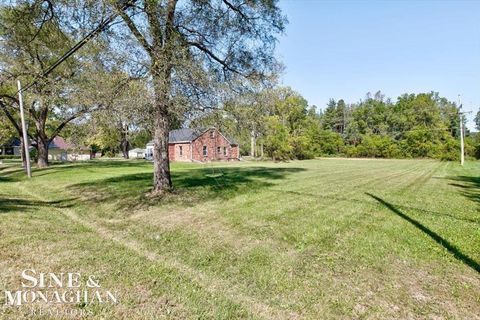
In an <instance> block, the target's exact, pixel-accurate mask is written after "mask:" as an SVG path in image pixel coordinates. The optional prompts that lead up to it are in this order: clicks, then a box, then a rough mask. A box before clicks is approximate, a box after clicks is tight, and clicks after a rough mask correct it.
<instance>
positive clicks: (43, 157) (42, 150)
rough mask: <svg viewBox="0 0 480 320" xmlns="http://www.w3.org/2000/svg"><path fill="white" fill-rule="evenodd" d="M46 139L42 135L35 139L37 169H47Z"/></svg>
mask: <svg viewBox="0 0 480 320" xmlns="http://www.w3.org/2000/svg"><path fill="white" fill-rule="evenodd" d="M48 142H49V141H48V139H47V137H45V136H44V135H43V134H39V135H38V137H37V153H38V154H37V167H38V168H46V167H48Z"/></svg>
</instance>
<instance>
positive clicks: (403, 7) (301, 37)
mask: <svg viewBox="0 0 480 320" xmlns="http://www.w3.org/2000/svg"><path fill="white" fill-rule="evenodd" d="M280 6H281V8H282V9H283V12H284V13H285V14H286V15H287V17H288V20H289V24H288V25H287V28H286V32H285V33H286V34H285V35H284V36H282V37H281V38H280V39H279V40H280V42H279V44H278V48H277V55H278V56H279V58H280V59H281V60H282V61H283V63H284V64H285V66H286V70H285V74H284V75H283V77H282V84H283V85H288V86H291V87H292V88H293V89H295V90H297V91H298V92H300V93H301V94H302V95H303V96H304V97H305V98H306V99H307V100H308V102H309V103H310V104H314V105H316V106H317V107H319V108H325V104H326V103H327V102H328V100H329V99H330V98H334V99H340V98H343V99H345V100H346V101H347V102H349V103H351V102H357V101H359V100H360V99H363V98H364V97H365V94H366V93H367V92H372V93H375V92H376V91H378V90H381V91H382V92H383V93H384V94H385V95H386V96H387V97H391V98H392V99H394V100H395V99H396V98H397V97H398V96H399V95H400V94H402V93H405V92H408V93H419V92H430V91H438V92H439V93H440V95H441V96H445V97H447V98H448V99H450V100H452V101H457V100H458V94H460V95H461V99H462V103H463V106H464V109H465V110H471V111H474V112H473V113H471V114H469V115H467V117H468V119H469V124H468V126H469V128H471V129H473V124H472V120H473V117H474V114H475V113H476V112H477V111H478V109H479V107H480V1H320V0H280Z"/></svg>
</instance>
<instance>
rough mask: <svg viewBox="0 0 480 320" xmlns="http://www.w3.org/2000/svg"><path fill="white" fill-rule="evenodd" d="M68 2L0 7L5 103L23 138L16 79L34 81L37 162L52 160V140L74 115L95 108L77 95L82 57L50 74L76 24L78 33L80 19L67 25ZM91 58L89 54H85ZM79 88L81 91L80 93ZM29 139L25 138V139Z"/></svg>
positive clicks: (29, 102)
mask: <svg viewBox="0 0 480 320" xmlns="http://www.w3.org/2000/svg"><path fill="white" fill-rule="evenodd" d="M61 5H62V2H52V1H19V2H12V3H11V4H8V5H7V4H3V5H2V6H1V7H0V22H1V23H0V37H1V38H2V44H1V46H0V65H1V68H2V71H3V72H2V79H1V83H2V85H1V88H0V107H1V109H2V112H4V114H5V115H6V116H7V118H8V119H9V120H10V122H11V124H12V125H13V127H14V128H15V129H16V131H17V134H18V135H19V136H20V137H22V131H21V126H20V125H19V123H18V119H17V116H16V114H18V100H17V96H16V90H17V88H16V84H15V83H14V80H15V79H21V80H22V82H23V83H24V84H26V83H34V85H32V86H31V87H30V88H29V90H28V91H27V92H24V101H25V103H24V104H25V109H26V114H27V115H28V116H29V121H31V126H29V127H30V128H31V129H30V131H29V133H28V134H29V136H30V138H32V140H33V142H34V145H35V147H36V148H37V166H38V167H40V168H43V167H46V166H47V165H48V145H49V143H50V142H51V141H52V140H53V139H54V138H55V137H56V136H57V135H58V134H59V133H60V132H61V131H62V130H63V129H64V128H65V126H67V125H68V124H69V123H70V122H71V121H72V120H74V119H76V118H78V117H81V116H83V115H85V114H86V113H88V112H89V111H90V108H91V107H92V105H86V104H84V103H82V100H79V99H75V97H76V98H78V97H83V96H85V94H84V93H83V94H77V95H75V93H76V92H77V90H76V88H77V87H78V83H79V82H80V81H82V80H81V79H82V76H84V75H85V70H88V68H87V67H88V65H87V66H84V67H83V68H80V67H79V64H78V62H79V61H80V60H81V59H80V57H78V56H77V57H76V58H73V57H72V58H70V59H68V60H66V61H65V62H64V63H62V64H61V65H59V66H58V67H57V68H56V69H55V70H54V71H51V72H50V73H49V74H48V76H47V75H46V73H47V71H48V70H49V69H48V68H49V67H50V66H51V65H52V64H53V63H54V62H55V61H56V60H57V59H58V58H59V57H60V56H61V55H62V54H63V53H64V51H65V48H68V47H69V46H71V45H72V44H73V43H74V42H75V40H76V39H74V38H73V37H72V35H73V34H75V33H74V32H72V31H73V30H72V28H70V27H72V26H73V25H76V26H77V27H78V28H76V31H77V32H76V34H77V35H80V34H81V33H82V29H81V25H80V24H74V23H72V24H70V25H69V26H67V25H66V24H65V23H66V21H70V20H69V19H65V17H64V14H65V13H66V12H67V11H64V10H62V8H61V7H60V6H61ZM82 58H85V57H82ZM77 93H78V92H77ZM21 139H23V138H21Z"/></svg>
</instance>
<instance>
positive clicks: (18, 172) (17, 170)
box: [0, 160, 151, 181]
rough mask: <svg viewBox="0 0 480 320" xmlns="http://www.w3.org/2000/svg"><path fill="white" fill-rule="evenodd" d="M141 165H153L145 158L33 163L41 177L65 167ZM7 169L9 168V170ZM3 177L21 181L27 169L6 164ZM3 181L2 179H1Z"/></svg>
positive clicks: (86, 167) (33, 174) (34, 170)
mask: <svg viewBox="0 0 480 320" xmlns="http://www.w3.org/2000/svg"><path fill="white" fill-rule="evenodd" d="M141 166H146V167H148V166H151V163H149V162H147V161H144V160H138V161H133V160H108V161H106V160H89V161H81V162H80V161H79V162H51V163H50V164H49V166H48V167H47V168H42V169H39V168H36V167H35V165H32V176H33V177H34V178H35V177H40V176H46V175H50V174H55V173H62V174H63V169H88V168H95V169H97V168H105V169H108V168H120V167H123V168H125V167H135V168H138V167H141ZM6 169H9V170H8V171H7V170H6ZM0 170H1V171H6V172H1V175H2V176H1V177H0V178H8V179H9V180H8V181H21V180H24V179H25V176H26V173H25V169H24V168H23V167H22V166H21V164H18V166H6V167H2V168H0ZM0 181H1V180H0Z"/></svg>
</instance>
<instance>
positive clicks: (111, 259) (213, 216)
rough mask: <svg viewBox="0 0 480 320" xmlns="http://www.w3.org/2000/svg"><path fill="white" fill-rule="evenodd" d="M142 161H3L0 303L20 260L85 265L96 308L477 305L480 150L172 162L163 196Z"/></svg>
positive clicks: (400, 310) (348, 314) (330, 312)
mask: <svg viewBox="0 0 480 320" xmlns="http://www.w3.org/2000/svg"><path fill="white" fill-rule="evenodd" d="M151 171H152V165H151V163H146V162H143V161H111V162H103V161H100V162H91V163H79V164H66V165H55V166H52V167H51V168H48V169H45V170H38V171H34V179H32V180H31V181H26V180H25V178H24V177H23V173H22V172H21V171H19V168H18V167H15V166H5V165H4V167H0V292H1V293H2V295H0V306H1V307H0V318H1V317H4V318H7V319H9V318H17V317H21V316H22V312H24V310H23V311H22V310H19V309H17V308H11V307H9V308H7V307H5V306H3V304H4V300H2V299H4V297H3V291H4V290H5V289H8V290H13V289H15V288H19V287H20V276H19V273H20V271H21V270H23V269H25V268H35V269H36V270H40V271H44V272H80V273H82V274H84V275H90V274H94V275H96V276H97V277H98V278H99V279H100V280H101V284H102V287H103V288H106V289H109V290H112V291H117V292H118V293H119V296H120V303H119V304H118V305H114V306H112V305H87V306H76V307H78V308H85V309H88V310H89V311H90V312H93V313H94V316H93V318H98V319H101V318H119V319H121V318H123V319H158V318H170V319H176V318H178V319H185V318H188V319H193V318H195V319H197V318H204V319H210V318H217V319H234V318H237V319H240V318H241V319H244V318H252V319H338V318H345V319H349V318H377V319H387V318H390V319H394V318H426V319H427V318H428V319H430V318H437V319H443V318H445V319H449V318H451V319H459V318H465V319H475V318H479V316H478V315H480V266H479V263H480V211H479V208H480V163H477V162H467V163H466V165H465V166H464V167H463V168H462V167H460V166H459V165H458V164H455V163H448V162H438V161H428V160H344V159H320V160H310V161H293V162H288V163H268V162H267V163H235V164H213V165H212V164H208V165H199V164H173V165H172V172H173V181H174V184H175V186H176V189H175V191H174V193H173V194H171V195H168V196H166V197H164V198H163V199H160V200H159V199H151V198H149V197H148V196H146V193H147V192H148V190H149V188H150V184H151V180H152V179H151ZM57 308H62V307H61V306H60V307H58V306H57Z"/></svg>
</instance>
